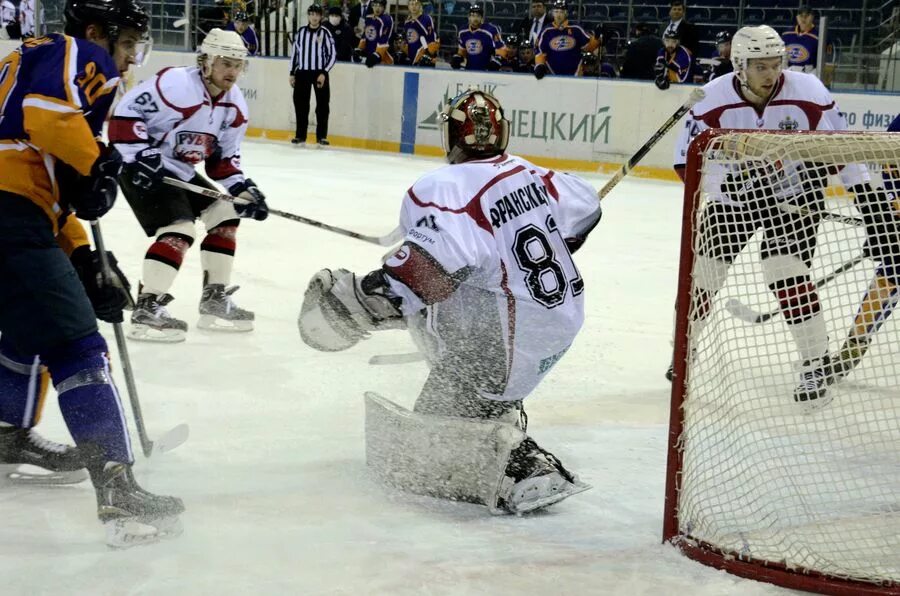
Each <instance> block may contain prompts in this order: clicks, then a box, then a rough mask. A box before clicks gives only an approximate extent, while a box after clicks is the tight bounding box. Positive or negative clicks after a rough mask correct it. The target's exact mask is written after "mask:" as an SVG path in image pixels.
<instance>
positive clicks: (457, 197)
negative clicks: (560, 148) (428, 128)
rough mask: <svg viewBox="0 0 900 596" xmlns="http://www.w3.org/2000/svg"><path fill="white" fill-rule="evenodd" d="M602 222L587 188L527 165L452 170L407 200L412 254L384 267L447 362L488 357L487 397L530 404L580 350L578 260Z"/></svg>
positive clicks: (406, 249) (511, 159)
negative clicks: (557, 367)
mask: <svg viewBox="0 0 900 596" xmlns="http://www.w3.org/2000/svg"><path fill="white" fill-rule="evenodd" d="M599 219H600V204H599V202H598V200H597V194H596V191H595V190H594V189H593V188H592V187H591V186H589V185H588V184H587V183H586V182H584V181H583V180H581V179H579V178H576V177H575V176H570V175H567V174H560V173H557V172H553V171H550V170H546V169H543V168H540V167H538V166H536V165H534V164H532V163H529V162H528V161H525V160H524V159H521V158H519V157H515V156H510V155H503V156H500V157H495V158H491V159H485V160H478V161H469V162H465V163H462V164H456V165H449V166H445V167H444V168H441V169H440V170H437V171H435V172H432V173H430V174H427V175H426V176H424V177H422V178H421V179H419V180H418V181H417V182H416V183H415V184H414V185H413V186H412V188H410V189H409V190H408V191H407V193H406V196H405V197H404V199H403V205H402V209H401V215H400V225H401V227H402V228H403V229H405V230H407V235H406V240H405V242H404V244H403V246H401V248H400V249H399V250H398V251H397V252H396V253H395V254H394V255H393V256H392V257H390V258H389V259H388V260H387V262H386V263H385V265H384V270H385V271H386V272H387V274H388V279H389V283H390V286H391V290H392V291H393V292H394V293H395V294H396V295H397V296H399V297H401V298H402V310H403V313H404V315H406V316H414V315H416V314H417V313H419V312H420V311H421V310H422V309H423V308H424V309H427V310H426V313H427V314H426V332H427V334H428V335H429V336H430V337H431V338H432V339H433V340H434V342H433V344H434V345H436V354H435V355H433V357H434V358H437V359H438V360H440V359H441V358H443V357H446V355H447V354H448V353H451V352H453V351H456V350H466V351H468V353H477V354H479V357H480V358H483V360H482V361H483V363H484V366H485V367H486V368H490V371H489V374H487V375H486V376H487V377H489V378H490V379H491V381H490V382H488V383H487V384H486V385H487V386H481V387H479V388H478V390H479V392H480V393H481V394H482V395H483V396H484V397H487V398H491V399H501V400H520V399H523V398H524V397H526V396H527V395H528V394H529V393H530V392H531V391H532V390H533V389H534V388H535V387H536V386H537V385H538V383H539V382H540V381H541V379H542V378H543V376H544V375H545V374H546V373H547V372H548V371H549V370H550V368H551V367H552V366H553V365H554V364H555V363H556V362H557V361H558V360H559V359H560V358H561V357H562V356H563V354H564V353H565V352H566V350H568V349H569V346H571V344H572V341H573V340H574V339H575V336H576V334H577V333H578V330H579V329H580V328H581V325H582V323H583V321H584V294H583V292H584V282H583V281H582V279H581V275H580V274H579V272H578V269H577V268H576V267H575V263H574V262H573V261H572V256H571V253H572V251H574V250H575V249H577V248H578V246H580V245H581V243H582V242H583V241H584V239H585V238H586V237H587V234H588V233H589V232H590V230H591V229H592V228H593V227H594V226H595V225H596V224H597V222H598V221H599Z"/></svg>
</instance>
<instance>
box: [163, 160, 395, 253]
mask: <svg viewBox="0 0 900 596" xmlns="http://www.w3.org/2000/svg"><path fill="white" fill-rule="evenodd" d="M163 181H164V182H165V183H166V184H168V185H169V186H174V187H176V188H182V189H184V190H188V191H190V192H194V193H197V194H200V195H203V196H205V197H209V198H211V199H217V200H220V201H228V202H229V203H234V201H235V198H234V197H233V196H231V195H229V194H226V193H224V192H219V191H217V190H212V189H211V188H206V187H205V186H197V185H196V184H191V183H190V182H183V181H181V180H178V179H177V178H172V177H170V176H166V177H165V178H163ZM269 213H271V214H272V215H277V216H278V217H283V218H285V219H289V220H291V221H296V222H299V223H302V224H306V225H308V226H313V227H314V228H319V229H322V230H326V231H328V232H334V233H335V234H340V235H341V236H347V237H349V238H356V239H357V240H362V241H363V242H368V243H369V244H377V245H379V246H392V245H394V244H395V243H397V242H399V241H400V240H401V239H402V238H403V233H402V232H401V231H400V229H399V228H397V229H395V230H394V231H393V232H391V233H390V234H386V235H384V236H367V235H366V234H360V233H359V232H353V231H351V230H345V229H344V228H339V227H337V226H332V225H329V224H327V223H322V222H321V221H316V220H314V219H309V218H308V217H303V216H302V215H295V214H293V213H288V212H287V211H281V210H279V209H272V208H269Z"/></svg>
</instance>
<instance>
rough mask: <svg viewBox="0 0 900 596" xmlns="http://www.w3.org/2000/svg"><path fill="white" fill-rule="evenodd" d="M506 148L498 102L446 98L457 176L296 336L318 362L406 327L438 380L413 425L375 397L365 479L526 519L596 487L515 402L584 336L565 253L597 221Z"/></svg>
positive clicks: (580, 197)
mask: <svg viewBox="0 0 900 596" xmlns="http://www.w3.org/2000/svg"><path fill="white" fill-rule="evenodd" d="M508 140H509V122H508V121H507V120H506V119H505V118H504V116H503V109H502V107H501V105H500V103H499V101H498V100H497V99H496V98H495V97H493V96H492V95H490V94H488V93H485V92H482V91H475V90H470V91H467V92H465V93H463V94H461V95H459V96H458V97H456V98H454V99H453V100H451V102H450V104H449V105H448V106H447V107H446V109H445V110H444V112H443V114H442V143H443V146H444V150H445V151H446V153H447V160H448V161H449V163H450V165H448V166H444V167H443V168H441V169H438V170H436V171H434V172H431V173H429V174H426V175H425V176H424V177H422V178H421V179H419V180H418V181H417V182H416V183H415V184H413V186H412V188H410V189H409V190H408V191H407V193H406V195H405V196H404V198H403V203H402V207H401V214H400V224H401V229H403V230H406V237H405V240H404V242H403V244H402V245H401V246H400V247H399V249H398V250H397V251H396V252H395V253H394V254H393V255H392V256H391V257H389V258H388V259H387V260H386V262H385V263H384V264H383V266H382V267H380V268H379V269H376V270H374V271H371V272H369V273H367V274H365V275H356V274H354V273H351V272H349V271H347V270H344V269H336V270H329V269H323V270H321V271H319V272H318V273H316V274H315V275H314V276H313V278H312V280H311V281H310V283H309V287H308V288H307V291H306V295H305V297H304V301H303V306H302V310H301V313H300V319H299V326H300V334H301V337H302V338H303V340H304V341H305V342H306V343H307V344H308V345H309V346H311V347H313V348H315V349H318V350H321V351H338V350H344V349H347V348H349V347H351V346H353V345H354V344H356V343H357V342H358V341H360V340H361V339H364V338H366V337H368V336H369V334H370V332H372V331H377V330H382V329H402V328H408V329H409V330H410V332H411V333H412V335H413V338H414V340H415V341H416V343H417V345H418V346H419V348H420V350H421V351H422V352H423V354H425V356H426V358H427V360H428V362H429V365H430V367H431V370H430V374H429V376H428V378H427V380H426V382H425V385H424V387H423V388H422V390H421V392H420V394H419V396H418V399H417V400H416V402H415V406H414V408H413V411H412V412H409V411H407V410H405V409H403V408H401V407H399V406H397V405H396V404H393V403H392V402H390V401H388V400H386V399H384V398H382V397H380V396H377V395H374V394H368V395H367V404H366V406H367V413H366V443H367V460H368V464H369V466H370V468H371V469H373V471H374V472H375V474H376V475H377V476H379V477H380V478H381V479H382V480H383V481H385V482H386V483H387V484H389V485H391V486H394V487H397V488H400V489H403V490H407V491H410V492H415V493H419V494H427V495H431V496H435V497H441V498H448V499H453V500H458V501H465V502H471V503H480V504H483V505H486V506H488V508H489V509H490V510H491V512H492V513H515V514H521V513H526V512H529V511H535V510H538V509H541V508H544V507H547V506H549V505H552V504H554V503H557V502H559V501H561V500H563V499H565V498H567V497H569V496H571V495H574V494H576V493H579V492H582V491H584V490H587V489H588V488H590V487H589V486H588V485H586V484H584V483H582V482H580V481H579V480H578V479H577V478H576V477H575V476H574V475H573V474H572V473H571V472H570V471H569V470H567V469H566V468H565V467H564V466H563V464H562V463H561V462H560V461H559V459H557V458H556V457H555V456H553V455H552V454H551V453H549V452H548V451H546V450H545V449H543V448H541V447H540V446H539V445H538V444H537V443H536V442H535V441H534V440H533V439H532V438H531V437H529V436H528V435H527V434H526V430H527V429H526V422H527V419H526V417H525V414H524V410H523V408H522V402H523V400H524V399H525V398H526V397H527V396H528V395H529V394H530V393H531V392H532V391H533V390H534V389H535V387H537V386H538V384H539V383H540V382H541V380H542V379H543V378H544V376H546V374H547V372H548V371H549V370H550V369H551V368H552V367H553V365H554V364H555V363H556V362H558V361H559V359H560V358H562V356H563V355H564V354H565V353H566V351H567V350H568V349H569V347H570V346H571V345H572V342H573V340H574V339H575V336H576V335H577V333H578V330H579V329H580V328H581V325H582V323H583V320H584V282H583V281H582V279H581V276H580V274H579V272H578V269H577V268H576V267H575V263H574V262H573V260H572V253H574V252H575V251H576V250H577V249H578V248H579V247H580V246H581V245H582V244H583V243H584V241H585V239H586V237H587V235H588V233H589V232H590V231H591V230H592V229H593V228H594V226H595V225H596V224H597V222H598V221H599V220H600V214H601V213H600V204H599V202H598V200H597V195H596V191H595V190H594V189H593V188H592V187H591V186H589V185H588V184H587V183H586V182H584V181H583V180H581V179H579V178H577V177H574V176H569V175H566V174H560V173H557V172H554V171H551V170H546V169H543V168H540V167H538V166H536V165H534V164H531V163H529V162H528V161H525V160H524V159H522V158H519V157H516V156H514V155H509V154H506V153H505V150H506V146H507V143H508Z"/></svg>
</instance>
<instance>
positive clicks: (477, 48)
mask: <svg viewBox="0 0 900 596" xmlns="http://www.w3.org/2000/svg"><path fill="white" fill-rule="evenodd" d="M482 51H484V46H483V45H482V44H481V40H480V39H470V40H468V41H467V42H466V53H467V54H480V53H481V52H482Z"/></svg>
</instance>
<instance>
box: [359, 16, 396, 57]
mask: <svg viewBox="0 0 900 596" xmlns="http://www.w3.org/2000/svg"><path fill="white" fill-rule="evenodd" d="M393 32H394V19H392V18H391V15H389V14H387V13H384V14H383V15H381V16H380V17H376V16H375V15H374V14H370V15H369V16H367V17H366V27H365V29H363V39H364V40H365V42H366V47H365V51H366V54H374V53H375V50H377V49H378V48H389V47H390V43H391V33H393Z"/></svg>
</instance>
